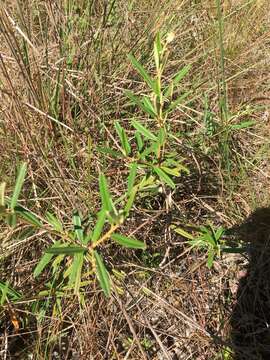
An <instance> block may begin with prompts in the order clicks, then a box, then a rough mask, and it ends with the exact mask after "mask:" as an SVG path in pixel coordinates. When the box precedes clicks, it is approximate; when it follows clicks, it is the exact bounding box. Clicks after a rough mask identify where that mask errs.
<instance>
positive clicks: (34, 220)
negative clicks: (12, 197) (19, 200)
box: [14, 206, 42, 227]
mask: <svg viewBox="0 0 270 360" xmlns="http://www.w3.org/2000/svg"><path fill="white" fill-rule="evenodd" d="M14 211H15V212H16V214H18V215H19V216H20V217H21V218H23V219H24V220H26V221H27V222H28V223H29V224H31V225H33V226H37V227H41V226H42V223H41V221H40V220H39V219H38V217H37V216H36V215H35V214H33V213H32V212H31V211H29V210H26V209H25V208H23V207H22V206H15V208H14Z"/></svg>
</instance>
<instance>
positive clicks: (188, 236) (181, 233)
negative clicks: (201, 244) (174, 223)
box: [173, 228, 194, 240]
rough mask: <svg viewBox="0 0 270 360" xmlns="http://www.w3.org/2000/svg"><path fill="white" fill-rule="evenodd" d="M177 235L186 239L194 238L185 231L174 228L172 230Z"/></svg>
mask: <svg viewBox="0 0 270 360" xmlns="http://www.w3.org/2000/svg"><path fill="white" fill-rule="evenodd" d="M173 230H174V231H175V232H176V233H177V234H179V235H181V236H183V237H185V238H186V239H189V240H193V239H194V236H193V235H191V234H190V233H188V232H187V231H185V230H183V229H181V228H175V229H173Z"/></svg>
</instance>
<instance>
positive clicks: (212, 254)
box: [207, 249, 215, 269]
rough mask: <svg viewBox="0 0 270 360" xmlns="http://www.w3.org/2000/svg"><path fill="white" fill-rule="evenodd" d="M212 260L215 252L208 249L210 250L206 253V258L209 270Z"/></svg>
mask: <svg viewBox="0 0 270 360" xmlns="http://www.w3.org/2000/svg"><path fill="white" fill-rule="evenodd" d="M214 258H215V250H214V249H210V250H209V251H208V257H207V267H208V268H209V269H211V267H212V266H213V263H214Z"/></svg>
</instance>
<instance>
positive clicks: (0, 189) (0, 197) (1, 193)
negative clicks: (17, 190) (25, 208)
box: [0, 182, 6, 207]
mask: <svg viewBox="0 0 270 360" xmlns="http://www.w3.org/2000/svg"><path fill="white" fill-rule="evenodd" d="M5 188H6V183H4V182H3V183H1V184H0V207H4V206H5Z"/></svg>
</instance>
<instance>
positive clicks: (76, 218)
mask: <svg viewBox="0 0 270 360" xmlns="http://www.w3.org/2000/svg"><path fill="white" fill-rule="evenodd" d="M72 221H73V225H74V231H75V234H76V237H77V239H78V240H79V241H80V242H81V243H82V242H83V229H82V219H81V217H80V215H79V213H78V211H75V212H74V214H73V218H72Z"/></svg>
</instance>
